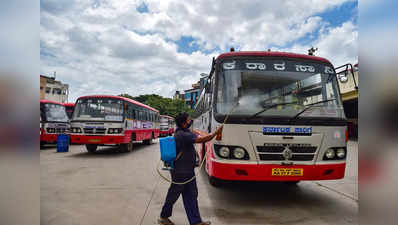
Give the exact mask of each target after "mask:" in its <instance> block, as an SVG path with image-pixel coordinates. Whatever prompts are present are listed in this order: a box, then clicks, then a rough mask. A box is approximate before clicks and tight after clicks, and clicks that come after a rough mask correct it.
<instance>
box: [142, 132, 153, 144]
mask: <svg viewBox="0 0 398 225" xmlns="http://www.w3.org/2000/svg"><path fill="white" fill-rule="evenodd" d="M153 138H154V135H153V133H152V136H151V139H147V140H144V144H146V145H151V144H152V143H153Z"/></svg>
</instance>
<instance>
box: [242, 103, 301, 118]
mask: <svg viewBox="0 0 398 225" xmlns="http://www.w3.org/2000/svg"><path fill="white" fill-rule="evenodd" d="M297 103H298V102H283V103H275V104H270V105H266V106H264V107H263V109H262V110H261V111H259V112H256V113H254V114H253V115H251V116H250V117H249V119H253V118H254V117H256V116H258V115H260V114H261V113H263V112H265V111H267V110H269V109H272V108H275V107H277V106H280V105H292V104H297Z"/></svg>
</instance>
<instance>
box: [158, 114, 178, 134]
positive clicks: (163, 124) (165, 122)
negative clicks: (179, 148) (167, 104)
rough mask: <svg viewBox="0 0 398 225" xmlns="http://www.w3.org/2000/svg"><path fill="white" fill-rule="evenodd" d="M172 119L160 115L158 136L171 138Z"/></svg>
mask: <svg viewBox="0 0 398 225" xmlns="http://www.w3.org/2000/svg"><path fill="white" fill-rule="evenodd" d="M174 127H175V122H174V118H173V117H171V116H167V115H160V136H161V137H166V136H171V135H173V133H174Z"/></svg>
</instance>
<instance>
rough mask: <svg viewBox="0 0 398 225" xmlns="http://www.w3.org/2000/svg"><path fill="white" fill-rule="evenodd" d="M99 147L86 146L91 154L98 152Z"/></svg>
mask: <svg viewBox="0 0 398 225" xmlns="http://www.w3.org/2000/svg"><path fill="white" fill-rule="evenodd" d="M97 147H98V145H94V144H87V145H86V149H87V151H88V152H90V153H94V152H95V151H97Z"/></svg>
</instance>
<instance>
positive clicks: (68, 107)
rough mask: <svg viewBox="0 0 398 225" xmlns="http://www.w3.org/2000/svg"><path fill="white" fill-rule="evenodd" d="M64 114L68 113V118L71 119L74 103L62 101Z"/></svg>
mask: <svg viewBox="0 0 398 225" xmlns="http://www.w3.org/2000/svg"><path fill="white" fill-rule="evenodd" d="M64 106H65V110H66V114H67V115H68V118H69V119H72V114H73V109H74V108H75V103H73V102H68V103H64Z"/></svg>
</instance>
